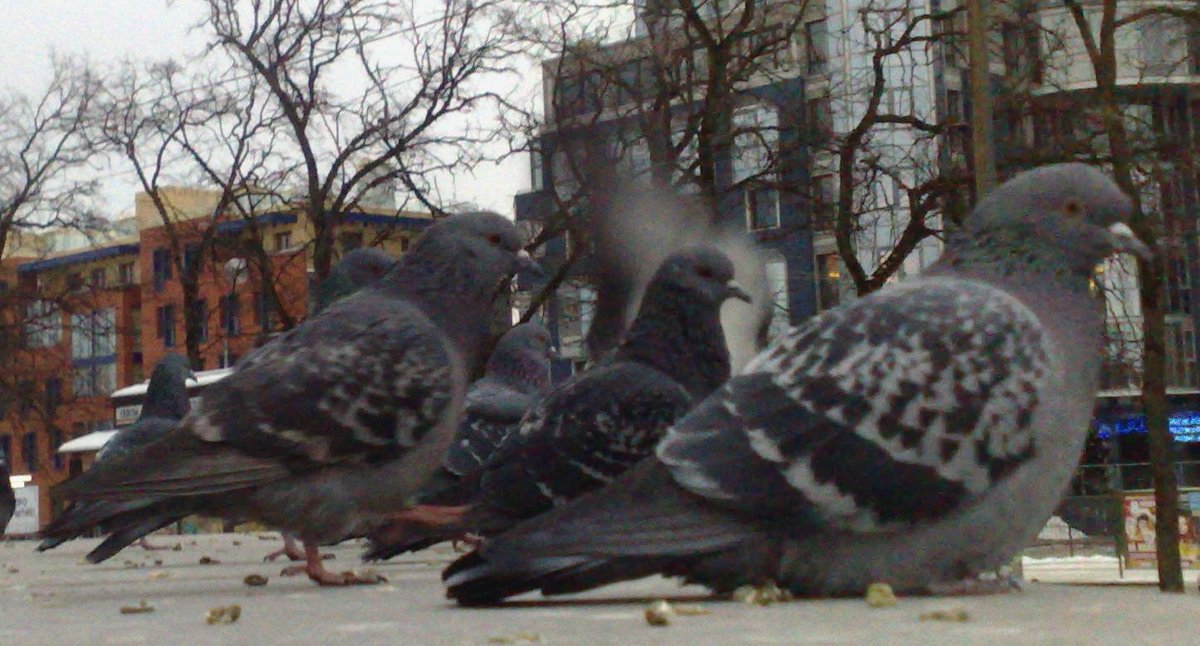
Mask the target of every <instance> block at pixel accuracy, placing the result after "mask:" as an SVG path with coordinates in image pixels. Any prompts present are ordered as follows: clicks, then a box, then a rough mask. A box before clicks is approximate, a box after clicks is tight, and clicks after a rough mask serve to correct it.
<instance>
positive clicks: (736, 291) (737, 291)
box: [725, 280, 754, 303]
mask: <svg viewBox="0 0 1200 646" xmlns="http://www.w3.org/2000/svg"><path fill="white" fill-rule="evenodd" d="M725 295H726V297H727V298H736V299H738V300H739V301H746V302H747V303H752V302H754V299H753V298H751V297H750V293H749V292H747V291H746V290H745V289H742V286H741V285H739V284H738V283H737V281H736V280H731V281H729V282H727V283H725Z"/></svg>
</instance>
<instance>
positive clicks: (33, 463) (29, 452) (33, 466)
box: [21, 431, 38, 473]
mask: <svg viewBox="0 0 1200 646" xmlns="http://www.w3.org/2000/svg"><path fill="white" fill-rule="evenodd" d="M37 453H38V441H37V433H35V432H33V431H30V432H28V433H26V434H25V435H24V436H22V437H21V454H22V455H21V457H22V458H23V459H24V462H25V469H26V470H27V471H28V472H29V473H33V472H34V471H37V470H38V454H37Z"/></svg>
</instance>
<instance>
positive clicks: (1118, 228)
mask: <svg viewBox="0 0 1200 646" xmlns="http://www.w3.org/2000/svg"><path fill="white" fill-rule="evenodd" d="M1108 232H1109V233H1111V234H1113V235H1115V236H1117V237H1120V238H1126V239H1129V240H1137V239H1138V238H1137V236H1136V235H1134V233H1133V229H1130V228H1129V225H1128V224H1125V223H1124V222H1117V223H1116V224H1114V225H1112V226H1110V227H1108Z"/></svg>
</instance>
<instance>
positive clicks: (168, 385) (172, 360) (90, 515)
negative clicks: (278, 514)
mask: <svg viewBox="0 0 1200 646" xmlns="http://www.w3.org/2000/svg"><path fill="white" fill-rule="evenodd" d="M195 378H196V375H195V374H194V373H193V372H192V367H191V365H190V364H189V363H188V360H187V357H184V356H182V355H178V354H167V355H166V356H164V357H163V358H162V359H161V360H159V362H158V364H157V365H155V366H154V371H153V372H152V373H151V374H150V384H149V385H148V386H147V387H146V396H145V400H144V401H143V402H142V410H141V413H139V414H138V418H137V420H136V421H134V423H133V424H130V425H129V426H127V427H125V428H123V429H121V430H120V431H118V432H117V434H116V435H114V436H112V437H111V438H109V440H108V442H107V443H105V445H104V446H103V447H102V448H101V449H100V451H99V452H98V453H97V454H96V462H97V463H103V462H105V461H108V460H115V459H119V458H121V457H123V456H126V455H129V454H130V453H132V452H134V451H135V450H137V449H138V447H141V446H145V445H147V444H150V443H151V442H154V441H155V440H157V439H159V438H161V437H162V436H164V435H166V434H167V433H168V432H170V431H172V430H174V429H175V427H176V426H178V425H179V420H181V419H183V417H184V415H187V413H188V409H189V408H190V406H189V403H188V393H187V380H188V379H193V380H194V379H195ZM187 511H188V510H187V509H186V508H184V509H176V508H174V507H172V506H171V505H168V504H158V505H152V506H149V507H141V506H133V507H127V506H125V505H122V504H121V503H107V502H89V503H75V504H73V505H71V506H70V507H68V508H67V509H66V510H65V511H63V513H62V514H60V515H59V516H58V517H57V518H55V519H54V522H52V523H51V524H50V525H49V526H47V527H46V528H45V529H44V530H42V532H41V536H42V538H43V540H42V542H41V543H40V544H39V545H38V547H37V550H38V551H39V552H44V551H46V550H49V549H53V548H55V547H58V546H59V545H61V544H63V543H65V542H66V541H69V540H71V539H73V538H78V537H79V536H81V535H83V534H84V533H85V532H87V531H88V530H90V529H92V527H94V526H95V525H96V524H97V520H98V519H100V518H105V519H108V520H107V522H105V523H103V525H102V528H103V530H104V532H105V533H106V534H109V537H108V539H106V540H105V541H104V542H102V543H101V544H100V545H99V546H97V547H96V548H95V549H93V550H92V551H91V552H89V553H88V555H87V559H88V561H90V562H92V563H100V562H102V561H104V560H106V559H108V558H111V557H112V556H113V555H115V554H116V553H117V552H120V551H121V550H122V549H124V548H125V547H126V546H128V545H129V544H130V543H132V542H134V541H137V542H138V543H139V545H141V547H142V548H143V549H146V550H155V549H163V548H161V547H157V546H154V545H151V544H150V543H149V542H148V541H147V540H146V535H147V534H149V533H150V532H153V531H155V530H157V529H159V528H162V527H165V526H167V525H169V524H171V523H173V522H175V521H177V520H179V519H181V518H183V517H184V516H187V515H188V514H187Z"/></svg>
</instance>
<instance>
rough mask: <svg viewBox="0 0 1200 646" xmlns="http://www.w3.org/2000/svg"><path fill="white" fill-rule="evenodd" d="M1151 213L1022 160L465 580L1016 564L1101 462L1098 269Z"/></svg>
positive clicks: (909, 570) (875, 572)
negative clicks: (925, 263) (613, 475)
mask: <svg viewBox="0 0 1200 646" xmlns="http://www.w3.org/2000/svg"><path fill="white" fill-rule="evenodd" d="M1130 212H1131V202H1130V200H1129V199H1128V198H1127V197H1126V196H1125V195H1124V194H1123V193H1121V191H1120V190H1119V189H1118V187H1117V186H1116V184H1114V183H1113V182H1112V181H1111V180H1109V179H1108V178H1107V177H1106V176H1105V175H1104V174H1103V173H1102V172H1100V171H1098V170H1095V169H1093V168H1090V167H1088V166H1085V165H1081V164H1066V165H1054V166H1047V167H1042V168H1039V169H1035V170H1032V171H1028V172H1025V173H1021V174H1019V175H1017V176H1015V177H1013V178H1012V179H1010V180H1009V181H1008V182H1006V183H1004V184H1003V185H1001V186H999V187H997V188H996V189H995V190H994V191H993V192H992V193H991V194H990V195H988V196H987V197H986V198H985V199H983V200H982V201H981V202H980V203H979V204H978V206H977V207H976V208H975V209H974V211H973V212H972V213H971V214H970V215H969V216H968V218H967V220H966V222H964V224H963V226H962V227H961V228H960V229H959V230H957V231H956V232H953V233H952V234H951V235H950V236H949V237H948V239H947V240H946V245H945V250H944V253H943V255H942V257H941V258H940V259H939V261H938V262H937V263H935V265H934V266H933V267H931V268H930V269H929V270H928V271H927V272H926V273H924V274H922V275H920V276H918V277H915V278H911V279H909V280H907V281H903V282H899V283H895V284H891V285H888V286H886V287H884V288H883V289H881V290H879V291H878V292H875V293H873V294H871V295H868V296H865V297H863V298H860V299H858V300H855V301H853V302H850V303H847V304H845V305H843V306H841V307H840V308H835V309H832V310H830V311H828V312H826V313H823V314H822V315H820V316H818V317H816V318H813V319H810V320H809V321H808V322H806V323H805V324H802V325H800V326H798V327H796V328H794V329H792V330H790V331H789V332H787V333H785V334H782V335H780V336H779V337H778V338H777V339H776V340H774V341H773V342H772V343H771V344H770V345H768V346H767V348H766V349H764V351H763V352H761V353H760V354H759V355H757V356H756V357H755V358H754V359H752V360H751V361H750V362H749V363H748V364H747V366H746V368H745V370H744V371H743V372H742V373H739V374H738V376H736V377H734V378H732V379H730V380H729V382H728V383H727V384H725V385H724V386H722V387H721V388H719V389H718V390H717V391H716V392H715V393H713V394H712V395H711V396H710V397H708V398H707V399H706V400H705V401H704V402H702V403H700V404H699V405H698V406H697V407H696V408H695V409H694V410H693V411H692V412H690V413H689V414H688V415H686V416H685V417H683V418H682V419H681V420H679V422H678V423H677V424H675V425H674V426H673V427H672V428H671V429H670V430H669V431H668V432H667V434H666V436H665V437H664V439H663V441H662V442H661V443H660V444H659V445H658V447H657V449H656V451H655V455H654V456H653V457H651V458H650V459H647V460H646V461H644V462H642V463H640V464H639V465H637V466H636V467H635V468H633V469H630V470H629V471H628V472H627V473H626V474H625V475H624V476H622V477H621V478H619V479H617V480H616V481H615V482H614V483H613V484H612V485H611V486H609V487H606V488H604V489H602V490H599V491H596V492H593V493H592V494H590V495H587V496H585V497H581V498H580V499H578V500H576V501H574V502H573V503H572V504H570V505H567V506H563V507H560V508H558V509H556V510H555V511H553V512H551V513H549V514H545V515H543V516H540V517H537V518H535V519H533V520H531V521H528V522H526V523H523V524H521V525H519V526H517V527H515V528H514V529H512V530H511V531H509V532H507V533H506V534H504V535H501V536H498V537H494V538H491V539H489V540H488V541H486V542H485V543H484V544H483V545H482V546H481V547H480V548H479V549H477V550H476V551H474V552H471V553H469V554H467V555H465V556H463V557H462V558H460V559H459V560H457V561H456V562H454V563H452V564H451V565H450V566H449V567H448V568H447V569H446V570H445V572H444V573H443V579H444V581H445V583H446V585H447V587H448V596H450V597H451V598H453V599H456V600H457V601H458V602H459V603H460V604H463V605H484V604H491V603H496V602H499V601H501V600H503V599H505V598H507V597H510V596H513V595H516V594H520V593H523V592H527V591H535V590H540V591H541V592H542V593H543V594H547V595H553V594H564V593H572V592H579V591H583V590H588V589H591V588H594V587H597V586H600V585H605V584H608V583H612V582H615V581H621V580H629V579H635V578H640V577H643V576H648V575H652V574H662V575H666V576H674V577H682V578H684V580H685V581H687V582H692V583H700V584H704V585H706V586H708V587H709V588H710V589H711V590H713V591H715V592H717V593H728V592H730V591H732V590H734V589H736V588H737V587H740V586H743V585H756V586H768V585H778V586H779V587H781V588H784V589H787V590H789V591H790V592H792V593H793V594H795V595H803V596H847V595H861V594H863V593H864V591H865V589H866V588H867V586H869V585H870V584H871V583H872V582H878V581H883V582H887V583H888V584H890V585H891V587H892V588H893V589H894V590H895V591H897V592H900V593H908V594H922V593H935V594H936V593H948V592H953V591H955V590H956V587H955V586H956V585H957V584H960V583H964V582H970V580H971V578H972V577H974V576H975V575H977V574H979V573H982V572H987V571H990V570H993V569H995V568H998V567H999V566H1001V565H1002V564H1004V563H1007V562H1008V559H1009V558H1011V556H1012V555H1013V554H1014V553H1016V552H1017V551H1018V550H1020V549H1021V548H1022V547H1024V546H1025V545H1026V544H1027V543H1028V542H1029V541H1030V540H1032V539H1033V538H1034V537H1035V536H1036V534H1037V532H1038V530H1039V529H1040V528H1041V527H1042V526H1043V524H1044V523H1045V521H1046V520H1047V519H1048V518H1049V516H1050V514H1051V513H1052V511H1053V509H1054V507H1055V505H1056V504H1057V502H1058V500H1059V497H1060V496H1061V494H1062V491H1063V490H1064V489H1065V487H1066V485H1067V483H1068V482H1069V481H1070V479H1071V476H1072V474H1073V473H1074V470H1075V465H1076V464H1077V463H1078V461H1079V456H1080V454H1081V449H1082V447H1083V443H1084V441H1085V438H1086V435H1087V432H1088V428H1089V420H1090V417H1091V414H1092V409H1093V406H1094V404H1095V395H1096V391H1097V387H1098V384H1099V372H1100V360H1101V356H1102V352H1101V350H1102V344H1101V335H1102V331H1103V327H1104V312H1103V303H1102V299H1101V298H1099V297H1097V296H1096V294H1095V293H1094V291H1093V289H1092V280H1093V278H1094V275H1095V274H1094V271H1095V268H1096V266H1097V264H1098V263H1100V262H1101V261H1102V260H1103V259H1105V258H1106V257H1107V256H1109V255H1111V254H1113V253H1118V252H1127V253H1134V254H1137V255H1140V256H1142V257H1143V258H1147V257H1149V254H1150V252H1149V250H1148V248H1147V247H1146V246H1145V245H1144V244H1142V243H1141V242H1140V241H1138V240H1137V238H1136V237H1135V236H1134V234H1133V232H1132V231H1131V229H1130V228H1129V226H1128V225H1127V224H1126V221H1127V219H1128V217H1129V214H1130ZM975 582H978V583H985V582H981V581H980V580H979V579H975ZM992 583H993V584H995V583H996V581H993V582H992ZM987 587H988V586H980V587H979V588H976V589H975V590H974V591H972V590H970V589H964V588H957V589H958V590H961V593H972V592H975V593H983V592H985V591H988V590H986V588H987ZM990 591H992V592H995V591H998V590H996V589H992V590H990Z"/></svg>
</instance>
